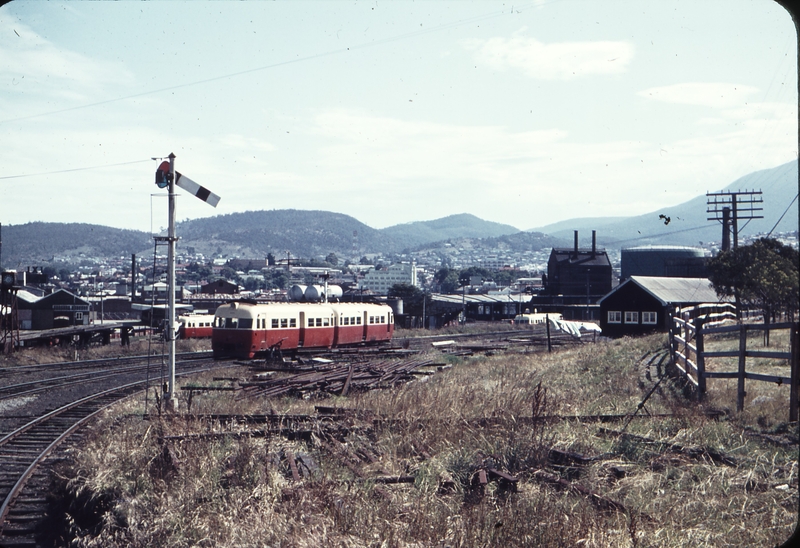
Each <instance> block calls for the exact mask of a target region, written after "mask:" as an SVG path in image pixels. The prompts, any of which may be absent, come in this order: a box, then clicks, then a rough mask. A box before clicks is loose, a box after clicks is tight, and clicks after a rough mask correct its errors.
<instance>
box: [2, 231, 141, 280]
mask: <svg viewBox="0 0 800 548" xmlns="http://www.w3.org/2000/svg"><path fill="white" fill-rule="evenodd" d="M2 228H3V232H2V242H3V248H2V252H3V253H2V266H3V268H12V269H16V268H26V267H29V266H42V265H44V264H49V263H51V262H53V260H54V259H58V258H65V259H68V260H69V261H72V262H79V261H80V260H81V258H82V255H83V257H86V258H91V257H120V256H127V257H129V256H130V254H131V253H138V252H140V251H141V250H143V249H148V248H149V249H150V250H151V252H152V249H153V240H152V238H151V236H150V234H148V233H146V232H140V231H138V230H122V229H119V228H111V227H108V226H100V225H90V224H85V223H41V222H37V223H26V224H24V225H3V227H2Z"/></svg>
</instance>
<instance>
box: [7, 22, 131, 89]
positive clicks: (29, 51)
mask: <svg viewBox="0 0 800 548" xmlns="http://www.w3.org/2000/svg"><path fill="white" fill-rule="evenodd" d="M0 34H2V35H4V36H11V37H13V38H16V39H6V40H4V41H2V42H0V80H3V81H5V82H7V83H8V82H10V85H6V86H4V88H3V89H4V91H5V92H7V93H17V94H20V95H21V96H24V97H26V98H28V97H30V96H31V95H39V94H48V95H49V96H50V97H58V98H61V99H66V100H70V101H72V100H84V101H85V100H87V98H92V97H94V95H93V94H94V93H96V92H97V91H98V90H99V89H101V88H104V87H107V86H114V87H124V86H130V85H132V84H133V83H135V81H136V79H135V77H134V76H133V74H132V73H131V72H130V71H129V70H128V69H126V68H124V67H123V66H121V65H120V64H118V63H113V62H109V61H104V60H101V59H97V58H89V57H86V56H85V55H82V54H80V53H77V52H75V51H70V50H68V49H65V48H61V47H57V46H56V45H54V44H53V43H51V42H49V41H48V40H46V39H44V38H43V37H41V36H39V35H37V34H36V32H35V31H33V30H32V29H30V28H29V27H27V26H26V25H25V24H24V23H22V22H20V21H18V20H11V19H7V20H0ZM16 35H19V36H16Z"/></svg>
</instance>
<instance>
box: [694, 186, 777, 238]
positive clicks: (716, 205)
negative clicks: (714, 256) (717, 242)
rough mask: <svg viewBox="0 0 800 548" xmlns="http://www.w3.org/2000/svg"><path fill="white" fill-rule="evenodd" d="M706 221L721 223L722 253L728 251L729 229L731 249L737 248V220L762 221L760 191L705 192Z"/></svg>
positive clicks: (762, 201)
mask: <svg viewBox="0 0 800 548" xmlns="http://www.w3.org/2000/svg"><path fill="white" fill-rule="evenodd" d="M706 198H707V200H706V213H708V215H709V216H708V218H707V219H706V220H708V221H720V222H722V251H730V240H731V238H730V228H729V227H732V228H733V249H736V248H738V247H739V220H748V221H749V220H751V219H763V218H764V216H763V215H758V214H757V213H758V212H759V211H763V210H764V208H763V207H760V204H763V203H764V200H763V198H762V197H761V191H760V190H738V191H735V192H731V191H729V190H726V191H721V192H706Z"/></svg>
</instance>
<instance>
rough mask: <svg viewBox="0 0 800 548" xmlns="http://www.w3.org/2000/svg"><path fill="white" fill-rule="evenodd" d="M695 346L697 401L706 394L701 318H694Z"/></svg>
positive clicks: (701, 399)
mask: <svg viewBox="0 0 800 548" xmlns="http://www.w3.org/2000/svg"><path fill="white" fill-rule="evenodd" d="M694 329H695V331H694V336H695V341H694V344H695V347H696V348H697V355H696V356H695V358H696V363H697V401H703V398H704V397H705V394H706V358H705V356H703V352H704V351H705V348H704V346H703V318H702V317H697V318H696V319H695V328H694Z"/></svg>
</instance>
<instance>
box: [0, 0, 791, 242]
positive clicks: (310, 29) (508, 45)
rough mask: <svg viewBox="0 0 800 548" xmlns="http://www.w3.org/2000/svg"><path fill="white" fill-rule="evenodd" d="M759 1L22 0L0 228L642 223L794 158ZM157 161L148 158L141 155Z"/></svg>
mask: <svg viewBox="0 0 800 548" xmlns="http://www.w3.org/2000/svg"><path fill="white" fill-rule="evenodd" d="M797 59H798V56H797V36H796V32H795V27H794V24H793V23H792V20H791V16H790V15H789V14H788V13H787V12H786V11H785V10H784V8H782V7H781V6H780V5H779V4H776V3H774V2H772V1H771V0H719V1H715V0H706V1H703V2H697V1H696V0H687V1H677V0H651V1H648V0H635V1H633V0H631V1H615V0H611V1H605V0H603V1H595V0H587V1H582V0H539V1H531V2H517V1H512V2H496V1H474V2H470V1H467V0H460V1H458V2H445V1H423V2H412V1H395V2H387V1H384V0H380V1H375V0H372V1H363V2H361V1H355V2H354V1H349V2H344V1H339V0H326V1H321V2H314V1H303V0H299V1H292V2H289V1H284V2H265V1H264V2H255V1H252V2H248V1H245V2H180V1H171V2H125V1H123V2H80V1H72V2H58V1H54V2H11V3H9V4H5V5H3V6H2V7H0V150H2V153H0V157H2V167H0V223H2V224H3V225H9V224H11V225H19V224H24V223H27V222H32V221H47V222H84V223H93V224H100V225H106V226H113V227H118V228H128V229H136V230H144V231H158V230H160V228H161V227H163V226H166V222H167V221H166V217H167V200H166V198H165V193H164V191H162V190H159V189H158V188H157V187H156V186H155V184H154V174H155V171H156V168H157V167H158V164H159V163H160V162H161V160H162V159H163V158H164V157H166V156H168V155H169V154H170V153H174V154H175V155H176V159H175V166H176V169H177V170H178V171H179V172H181V173H182V174H183V175H185V176H186V177H189V178H190V179H192V180H194V181H196V182H197V183H199V184H201V185H203V186H205V187H207V188H209V189H210V190H212V191H213V192H215V193H216V194H218V195H219V196H221V201H220V203H219V205H218V206H217V208H212V207H210V206H209V205H208V204H206V203H204V202H202V201H200V200H198V199H196V198H195V197H193V196H191V195H189V194H186V193H185V192H183V191H180V190H179V191H178V192H179V194H180V196H179V198H178V200H177V217H178V220H179V221H182V220H186V219H194V218H198V217H208V216H213V215H225V214H231V213H236V212H241V211H253V210H270V209H305V210H326V211H333V212H338V213H344V214H347V215H351V216H353V217H355V218H356V219H358V220H359V221H361V222H363V223H365V224H367V225H368V226H370V227H373V228H384V227H387V226H392V225H395V224H400V223H408V222H413V221H424V220H431V219H437V218H441V217H445V216H448V215H453V214H458V213H471V214H473V215H476V216H478V217H480V218H482V219H485V220H488V221H494V222H499V223H505V224H510V225H512V226H515V227H517V228H519V229H523V230H524V229H530V228H533V227H538V226H544V225H546V224H549V223H554V222H557V221H563V220H566V219H570V218H575V217H607V216H631V215H639V214H643V213H647V212H650V211H655V210H657V209H659V208H662V207H667V206H672V205H676V204H680V203H682V202H685V201H687V200H689V199H691V198H694V197H696V196H698V195H702V194H705V193H706V192H707V191H715V190H720V189H722V188H723V187H725V186H727V185H728V184H730V183H732V182H733V181H734V180H735V179H737V178H739V177H741V176H743V175H746V174H748V173H750V172H753V171H756V170H759V169H766V168H772V167H775V166H778V165H780V164H783V163H785V162H788V161H791V160H796V159H797V154H798V112H797V109H798V93H797V89H798V87H797ZM152 158H156V159H155V160H153V159H152Z"/></svg>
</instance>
